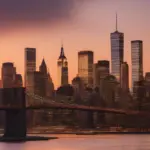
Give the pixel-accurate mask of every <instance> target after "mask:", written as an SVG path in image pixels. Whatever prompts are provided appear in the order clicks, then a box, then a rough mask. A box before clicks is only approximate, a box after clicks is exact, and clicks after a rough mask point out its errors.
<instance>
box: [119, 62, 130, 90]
mask: <svg viewBox="0 0 150 150" xmlns="http://www.w3.org/2000/svg"><path fill="white" fill-rule="evenodd" d="M120 85H121V89H122V90H123V91H129V66H128V64H127V62H123V63H122V64H121V78H120Z"/></svg>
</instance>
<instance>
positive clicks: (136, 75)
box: [131, 40, 143, 90]
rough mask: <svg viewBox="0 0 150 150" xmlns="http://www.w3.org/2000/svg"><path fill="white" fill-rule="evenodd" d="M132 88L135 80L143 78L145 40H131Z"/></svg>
mask: <svg viewBox="0 0 150 150" xmlns="http://www.w3.org/2000/svg"><path fill="white" fill-rule="evenodd" d="M131 59H132V90H133V87H134V82H138V81H141V80H143V42H142V41H140V40H136V41H131Z"/></svg>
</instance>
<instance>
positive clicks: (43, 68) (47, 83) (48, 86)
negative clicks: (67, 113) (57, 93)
mask: <svg viewBox="0 0 150 150" xmlns="http://www.w3.org/2000/svg"><path fill="white" fill-rule="evenodd" d="M39 72H41V73H42V78H43V82H44V83H43V84H44V91H45V94H44V95H43V96H45V97H52V96H53V93H54V84H53V81H52V78H51V76H50V73H49V72H48V70H47V65H46V63H45V60H44V59H43V60H42V63H41V65H40V67H39Z"/></svg>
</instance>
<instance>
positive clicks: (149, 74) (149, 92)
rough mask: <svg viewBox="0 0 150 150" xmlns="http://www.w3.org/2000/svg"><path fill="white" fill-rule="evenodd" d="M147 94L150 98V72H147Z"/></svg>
mask: <svg viewBox="0 0 150 150" xmlns="http://www.w3.org/2000/svg"><path fill="white" fill-rule="evenodd" d="M145 90H146V93H145V96H146V98H148V99H149V98H150V72H146V73H145Z"/></svg>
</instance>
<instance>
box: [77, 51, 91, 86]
mask: <svg viewBox="0 0 150 150" xmlns="http://www.w3.org/2000/svg"><path fill="white" fill-rule="evenodd" d="M78 75H79V77H80V78H81V80H82V81H83V84H84V86H89V87H92V86H93V52H92V51H80V52H78Z"/></svg>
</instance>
